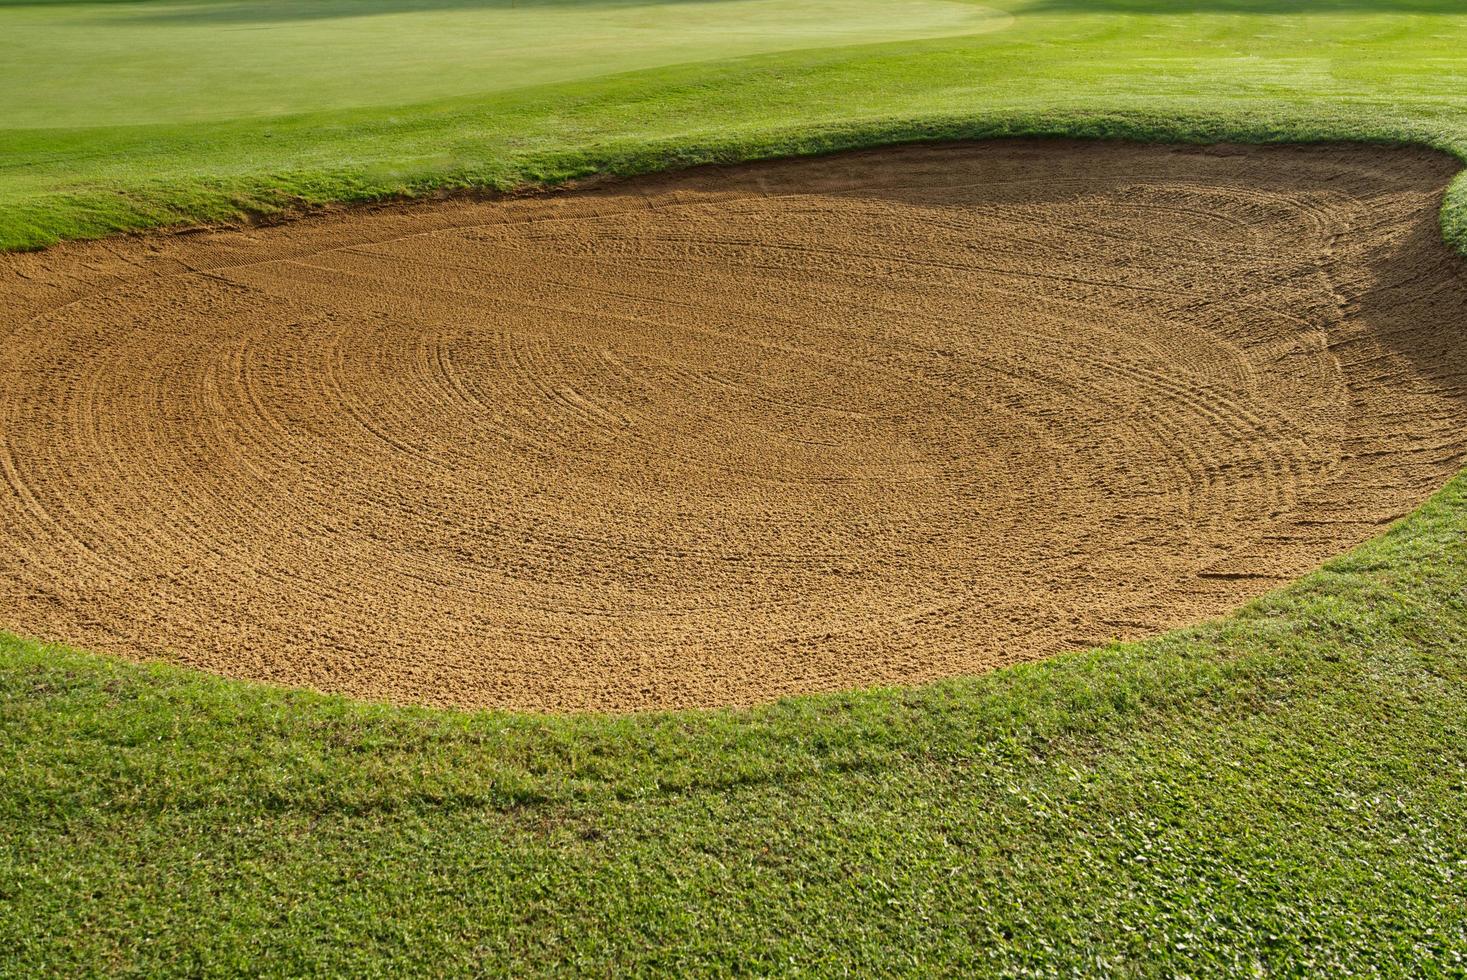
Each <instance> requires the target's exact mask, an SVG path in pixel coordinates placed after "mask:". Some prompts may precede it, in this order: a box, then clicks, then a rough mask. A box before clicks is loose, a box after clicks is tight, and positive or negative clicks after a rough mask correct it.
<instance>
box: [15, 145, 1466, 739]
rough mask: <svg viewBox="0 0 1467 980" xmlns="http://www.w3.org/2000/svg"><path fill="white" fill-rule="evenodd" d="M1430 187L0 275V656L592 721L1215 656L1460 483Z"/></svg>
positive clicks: (1113, 189)
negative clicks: (18, 641) (1064, 663)
mask: <svg viewBox="0 0 1467 980" xmlns="http://www.w3.org/2000/svg"><path fill="white" fill-rule="evenodd" d="M1453 169H1454V165H1453V164H1452V163H1451V162H1450V161H1448V160H1446V159H1445V158H1442V157H1438V156H1434V155H1430V154H1425V153H1417V152H1405V151H1387V150H1374V149H1353V148H1338V147H1335V148H1325V149H1320V148H1315V149H1299V148H1273V149H1253V150H1239V149H1224V148H1219V149H1212V150H1199V149H1174V148H1155V147H1153V148H1141V147H1130V146H1115V145H1086V144H1071V143H1025V142H1012V143H996V144H989V145H981V146H966V147H965V146H949V147H933V148H912V149H903V150H895V151H884V152H868V153H859V154H851V155H844V156H839V157H835V158H829V159H822V160H818V161H805V162H789V163H775V164H767V165H758V166H751V167H742V168H737V169H728V170H704V171H699V172H691V173H686V174H680V175H673V176H669V177H662V178H657V179H652V180H644V181H638V182H632V183H623V184H617V185H608V186H605V187H602V188H600V189H595V190H583V191H579V192H575V193H569V194H557V195H551V196H546V197H539V198H531V199H524V200H517V201H508V202H497V203H472V202H451V203H438V204H433V205H420V206H413V207H396V208H388V209H382V210H379V211H374V212H361V211H354V212H350V213H340V214H336V215H328V216H324V217H320V218H315V219H311V220H307V221H300V222H296V223H293V224H290V225H285V226H281V227H276V228H269V229H252V230H243V231H241V230H235V231H218V232H207V233H202V234H195V235H187V236H166V237H165V236H156V237H148V238H139V239H130V240H113V241H110V242H105V243H98V244H92V245H81V246H67V247H62V248H58V249H54V250H52V251H49V252H45V253H41V254H36V255H23V256H9V257H0V337H3V343H0V474H3V481H0V622H3V623H4V624H5V625H7V626H9V627H12V628H14V629H15V630H17V631H19V632H22V633H25V634H28V635H32V636H38V637H42V638H46V639H52V640H59V641H65V642H68V643H71V644H74V645H78V646H81V647H83V648H87V649H93V650H99V651H109V652H113V653H116V654H119V655H122V656H125V657H130V658H138V659H148V658H164V659H168V660H172V661H176V662H182V663H186V664H192V665H195V666H198V667H203V668H207V669H209V670H214V671H218V672H220V673H224V674H228V675H231V676H235V677H247V678H256V679H261V680H268V681H278V682H283V683H287V684H297V685H308V686H310V687H314V688H318V689H321V690H326V691H337V692H342V693H346V694H351V695H358V696H365V697H372V698H386V699H391V700H394V701H416V702H428V703H432V704H439V705H457V706H503V707H515V708H530V709H613V710H625V709H641V708H662V707H675V706H691V705H727V704H747V703H751V702H758V701H763V700H767V699H772V698H775V697H778V696H780V695H784V694H790V693H794V692H800V691H821V690H831V689H836V688H846V687H854V686H860V685H872V684H888V683H903V684H905V683H912V682H917V681H925V680H929V679H932V678H938V677H945V676H949V675H954V674H963V673H972V672H976V671H982V670H986V669H988V668H992V667H995V666H998V665H1001V664H1007V663H1012V662H1014V661H1019V660H1028V659H1033V658H1037V657H1044V656H1047V655H1051V654H1054V653H1057V652H1059V651H1063V650H1068V649H1073V648H1077V647H1085V646H1087V645H1091V644H1096V643H1101V642H1104V641H1106V640H1109V639H1112V638H1116V637H1137V636H1143V635H1146V634H1151V633H1156V632H1158V631H1161V630H1164V629H1166V628H1168V627H1172V626H1176V625H1179V624H1183V623H1190V622H1195V621H1197V620H1201V619H1203V618H1206V617H1210V616H1215V615H1217V614H1220V613H1223V612H1225V611H1227V610H1228V609H1230V608H1232V607H1234V606H1236V605H1238V604H1239V603H1241V602H1243V601H1245V600H1247V599H1249V598H1251V597H1254V596H1257V595H1260V594H1262V593H1263V592H1266V591H1268V590H1269V589H1272V588H1274V587H1276V586H1277V585H1279V584H1281V583H1283V582H1284V581H1286V580H1288V579H1290V578H1292V577H1295V576H1297V575H1299V574H1301V573H1303V572H1305V571H1307V570H1309V569H1311V568H1313V567H1314V566H1316V565H1318V564H1319V563H1320V562H1321V561H1322V560H1324V559H1325V558H1327V557H1329V556H1331V555H1333V554H1337V553H1339V552H1341V551H1343V550H1345V549H1347V548H1349V547H1350V546H1352V545H1354V544H1356V543H1358V542H1360V541H1363V540H1365V539H1366V538H1369V537H1371V536H1373V535H1375V534H1376V533H1378V532H1379V531H1380V530H1381V528H1382V525H1383V524H1385V523H1386V522H1388V521H1390V520H1392V519H1394V518H1397V517H1399V516H1401V515H1403V514H1405V513H1406V512H1407V511H1409V510H1410V509H1412V508H1413V507H1414V506H1415V505H1417V504H1418V503H1420V502H1421V501H1422V500H1423V499H1424V498H1425V497H1426V496H1427V495H1429V494H1430V493H1431V492H1432V491H1433V490H1435V489H1436V488H1437V487H1439V486H1440V485H1441V484H1442V483H1443V482H1444V481H1445V480H1446V479H1448V478H1449V477H1450V476H1451V475H1452V474H1453V473H1454V472H1456V471H1457V469H1458V468H1459V467H1460V466H1461V465H1462V464H1463V462H1464V457H1467V400H1464V395H1467V385H1464V377H1467V343H1464V342H1463V334H1464V332H1467V277H1464V272H1463V269H1464V265H1463V263H1462V262H1460V261H1458V260H1457V259H1455V258H1454V257H1453V256H1452V255H1450V254H1449V252H1448V250H1447V249H1446V247H1445V246H1444V245H1443V244H1442V242H1441V240H1440V235H1439V232H1438V228H1437V206H1438V203H1439V200H1440V195H1441V192H1442V190H1443V188H1444V186H1445V184H1446V182H1447V180H1448V178H1449V177H1450V175H1451V173H1452V171H1453Z"/></svg>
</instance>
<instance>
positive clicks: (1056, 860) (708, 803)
mask: <svg viewBox="0 0 1467 980" xmlns="http://www.w3.org/2000/svg"><path fill="white" fill-rule="evenodd" d="M343 2H344V0H343ZM71 6H72V5H69V4H66V3H37V4H31V5H17V4H12V3H0V25H5V24H8V23H11V20H10V18H12V17H13V16H16V15H17V12H20V13H24V14H25V15H27V16H35V17H40V16H43V15H46V14H47V13H49V12H52V11H54V12H55V13H56V16H58V17H59V16H62V13H63V12H67V13H74V11H70V10H69V8H70V7H71ZM109 6H112V5H109ZM118 6H120V5H118ZM137 6H138V8H139V10H138V12H137V13H138V15H142V14H143V13H144V12H146V11H145V8H147V9H152V8H155V7H158V6H159V5H156V4H153V3H151V2H148V3H141V4H138V5H137ZM256 6H259V7H262V8H263V6H264V5H263V4H239V5H236V9H237V10H240V11H245V10H248V9H250V8H253V7H256ZM404 6H405V8H407V7H408V5H404ZM491 6H493V5H490V4H475V3H468V2H464V3H449V2H447V0H441V2H440V0H422V2H421V3H418V4H415V5H412V6H411V7H410V8H408V9H410V10H418V9H419V8H421V9H422V10H423V12H424V14H425V15H427V14H430V13H434V12H438V13H444V12H447V13H464V12H466V11H467V12H474V11H476V10H478V9H479V8H480V7H491ZM992 6H1002V7H1005V8H1007V9H1010V10H1012V11H1013V12H1014V13H1015V14H1016V15H1017V16H1016V19H1015V21H1014V22H1013V23H1012V24H1011V25H1009V26H1008V27H1006V28H1004V29H1003V30H1002V31H999V32H996V33H991V34H985V35H981V36H978V37H973V38H962V39H947V40H933V41H922V42H901V43H897V44H890V45H878V46H866V47H856V48H841V49H823V50H815V51H799V52H792V53H782V54H774V55H763V56H759V57H757V58H751V59H744V60H740V61H735V62H719V63H708V64H697V65H678V66H671V67H662V68H657V69H655V70H650V71H644V72H639V73H635V74H629V75H621V76H615V77H602V78H596V79H590V80H581V81H577V82H574V83H566V84H559V85H556V86H548V87H547V86H541V87H538V88H533V89H519V90H509V91H500V92H497V93H493V94H488V95H484V94H480V95H475V96H472V97H462V98H457V99H447V100H440V101H437V102H433V103H429V104H422V105H418V106H414V107H410V108H408V107H398V108H395V109H390V110H388V109H384V108H382V107H380V106H379V107H373V108H355V109H341V108H334V109H322V110H319V111H316V112H313V113H309V114H302V115H294V116H279V117H270V118H260V117H253V118H249V119H242V120H236V121H223V122H220V121H214V122H206V123H205V122H190V123H177V124H150V125H143V126H129V127H115V128H110V129H65V128H29V129H13V130H9V131H5V132H0V154H3V156H0V240H3V242H4V244H5V245H6V246H8V247H23V246H34V245H40V244H44V243H46V242H49V241H54V240H56V239H57V238H58V237H65V236H73V235H86V234H102V233H105V232H108V231H112V230H117V229H120V228H132V227H146V226H150V225H154V224H158V223H166V222H175V221H183V220H198V219H210V218H222V217H229V216H234V215H238V214H241V213H245V212H251V211H268V210H270V209H272V208H280V207H294V206H298V205H300V204H302V203H312V202H322V201H328V200H343V199H367V198H374V197H380V196H383V195H387V194H393V193H399V192H403V191H413V192H423V191H428V190H433V189H440V188H452V187H470V186H478V187H502V186H512V185H515V184H517V183H520V182H523V181H530V180H556V179H563V178H565V177H570V176H575V175H578V174H583V173H586V172H588V171H590V170H594V169H611V170H619V171H634V170H643V169H649V168H652V167H657V166H665V165H668V164H669V163H677V162H693V161H698V160H705V159H732V158H738V157H746V156H750V155H759V154H767V153H774V152H789V151H806V150H817V149H826V148H832V147H836V146H846V145H854V144H857V143H862V142H868V141H876V140H882V139H906V138H918V137H931V136H957V135H982V134H998V133H1023V132H1038V133H1054V134H1068V135H1111V136H1114V135H1127V136H1135V137H1143V138H1182V139H1213V138H1229V139H1289V138H1324V137H1331V138H1359V139H1376V140H1412V141H1418V142H1426V143H1430V144H1431V145H1434V146H1438V147H1440V148H1444V149H1448V150H1451V151H1454V152H1457V153H1458V154H1459V155H1464V156H1467V97H1464V96H1463V95H1462V94H1461V93H1462V92H1463V91H1464V90H1463V88H1462V84H1461V83H1462V78H1461V74H1462V71H1463V66H1464V64H1467V58H1464V57H1463V55H1462V54H1461V52H1462V51H1463V50H1467V48H1464V47H1463V44H1462V42H1463V41H1464V40H1467V17H1463V16H1455V15H1452V14H1451V13H1450V11H1451V10H1452V9H1453V7H1455V6H1456V5H1455V4H1446V3H1433V2H1429V0H1416V2H1409V0H1403V2H1394V3H1390V2H1385V0H1378V2H1376V0H1334V2H1326V0H1319V2H1309V0H1299V2H1294V3H1283V2H1278V3H1271V2H1265V0H1199V2H1197V3H1194V4H1189V5H1188V7H1189V9H1191V10H1194V11H1197V12H1196V13H1194V14H1190V15H1187V16H1177V15H1173V14H1171V13H1169V11H1170V10H1173V9H1175V5H1174V4H1168V3H1164V2H1162V0H1110V2H1102V0H1090V2H1081V0H1038V2H1030V3H1027V4H1023V3H1020V2H1018V0H1013V2H1006V3H994V4H992ZM196 8H197V10H199V11H201V12H202V13H201V14H200V16H204V15H205V14H207V13H208V12H209V11H210V10H212V9H213V8H212V7H210V6H209V5H208V4H198V5H196ZM500 8H502V5H500ZM170 9H171V8H170ZM190 9H192V8H190ZM497 9H499V8H497ZM502 13H503V11H502V9H499V14H502ZM435 16H436V14H435ZM99 29H100V28H99ZM160 29H161V28H160ZM302 29H304V28H302ZM5 36H6V34H5V32H4V30H3V29H0V38H3V37H5ZM3 43H4V42H3V41H0V44H3ZM3 60H4V59H0V61H3ZM0 70H3V69H0ZM22 84H23V82H22ZM107 97H108V96H107V94H106V93H105V92H101V91H99V92H98V99H99V100H102V99H105V98H107ZM1458 187H1459V193H1457V195H1456V196H1455V197H1454V198H1453V199H1452V202H1451V203H1450V204H1449V208H1448V210H1447V211H1446V212H1444V223H1445V224H1446V226H1447V231H1448V233H1449V234H1450V235H1453V236H1456V237H1457V240H1458V241H1467V215H1464V209H1463V208H1462V206H1461V203H1460V202H1461V201H1462V200H1463V198H1464V192H1467V188H1464V187H1463V185H1462V183H1461V182H1459V184H1458ZM1464 682H1467V479H1459V480H1457V481H1455V482H1454V483H1453V484H1452V485H1451V486H1449V487H1448V488H1447V489H1446V490H1444V491H1443V492H1442V493H1441V494H1440V495H1439V496H1438V497H1437V498H1436V499H1434V500H1433V501H1432V502H1431V503H1430V504H1428V505H1427V506H1426V507H1425V508H1424V509H1422V510H1421V511H1420V512H1418V513H1417V514H1416V515H1414V516H1413V517H1412V518H1411V519H1410V520H1408V521H1407V522H1404V523H1403V524H1401V525H1400V526H1398V527H1396V528H1394V529H1393V530H1392V531H1391V532H1390V533H1389V534H1387V535H1386V536H1385V537H1383V538H1382V539H1380V540H1378V541H1376V542H1373V543H1371V544H1369V545H1367V546H1365V547H1364V548H1361V549H1359V550H1358V551H1356V552H1355V553H1353V554H1351V555H1349V556H1346V557H1345V558H1342V559H1339V560H1337V561H1335V562H1333V563H1331V564H1330V565H1329V566H1327V568H1326V569H1325V570H1324V571H1322V572H1320V573H1318V574H1316V575H1314V576H1311V577H1309V578H1308V579H1306V580H1304V581H1303V582H1301V583H1299V584H1298V585H1296V586H1294V587H1292V588H1290V589H1288V590H1286V591H1285V592H1283V593H1281V594H1279V595H1276V596H1273V597H1270V598H1268V599H1266V600H1264V601H1261V602H1259V603H1255V604H1254V605H1253V606H1251V607H1249V608H1248V609H1246V610H1244V611H1243V612H1241V613H1240V614H1239V615H1237V616H1236V617H1234V618H1232V619H1230V620H1228V621H1227V622H1224V623H1220V624H1214V625H1209V626H1206V627H1201V628H1197V629H1193V630H1188V631H1184V632H1181V633H1177V634H1173V635H1170V636H1167V637H1163V638H1160V639H1158V640H1155V641H1151V642H1148V643H1143V644H1132V645H1125V646H1117V647H1113V648H1108V649H1105V650H1100V651H1092V652H1089V653H1084V654H1077V655H1072V656H1067V657H1062V658H1059V659H1057V660H1054V661H1050V662H1047V663H1042V664H1035V665H1030V666H1026V667H1021V668H1017V669H1011V670H1005V671H1001V672H998V673H996V674H992V675H988V676H985V677H981V678H976V679H971V680H963V681H955V682H950V683H945V684H940V685H935V686H931V687H925V688H921V689H917V690H909V691H900V690H895V691H875V692H868V693H861V694H852V695H845V696H837V697H815V698H801V699H795V700H791V701H788V702H784V703H781V704H778V705H774V706H770V707H768V708H764V709H760V710H757V711H751V712H721V713H703V714H677V715H658V716H645V717H634V718H597V717H584V718H548V719H541V718H531V717H523V716H511V715H501V714H477V715H464V714H455V713H449V712H433V711H427V710H408V709H394V708H386V707H381V706H372V705H364V704H357V703H351V702H346V701H343V700H340V699H332V698H322V697H317V696H313V695H308V694H302V693H292V692H285V691H279V690H275V689H271V688H266V687H260V686H253V685H246V684H237V683H231V682H227V681H223V680H218V679H215V678H210V677H207V676H202V675H198V674H194V673H190V672H185V671H180V670H175V669H171V668H166V667H148V668H140V667H134V666H129V665H125V664H120V663H116V662H113V661H111V660H106V659H101V658H97V657H92V656H89V655H86V654H81V653H73V652H69V651H64V650H54V649H47V648H43V647H40V646H38V645H36V644H33V643H29V642H26V641H22V640H19V639H15V638H5V639H3V640H0V828H4V829H3V832H0V975H17V976H23V975H39V974H42V973H47V972H50V973H60V974H78V973H89V972H104V971H111V972H135V973H148V974H156V973H189V974H200V975H206V974H214V975H217V974H231V973H237V972H241V971H250V972H260V973H268V974H277V975H298V974H302V973H323V974H336V975H358V974H360V975H378V974H384V973H394V972H397V973H407V972H464V971H467V970H471V969H480V970H496V971H509V970H511V969H513V970H515V972H555V971H562V972H564V971H577V970H578V971H583V972H594V973H626V972H677V971H688V970H694V969H697V970H704V971H709V972H750V971H768V972H784V971H793V970H806V971H817V972H836V971H841V970H848V971H849V972H852V973H870V972H878V971H879V972H890V973H896V972H923V971H931V970H936V969H943V968H947V969H951V970H955V971H956V970H963V971H966V972H975V973H982V974H1008V975H1060V974H1097V973H1134V974H1141V975H1177V974H1181V973H1191V974H1194V975H1195V974H1249V975H1255V974H1257V973H1260V972H1263V973H1269V974H1279V975H1304V974H1310V975H1328V974H1336V973H1353V974H1364V973H1380V974H1386V975H1403V976H1405V975H1410V976H1420V975H1442V976H1446V975H1460V974H1462V973H1463V972H1467V877H1464V876H1467V829H1464V828H1467V812H1464V811H1467V731H1464V729H1467V683H1464Z"/></svg>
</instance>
